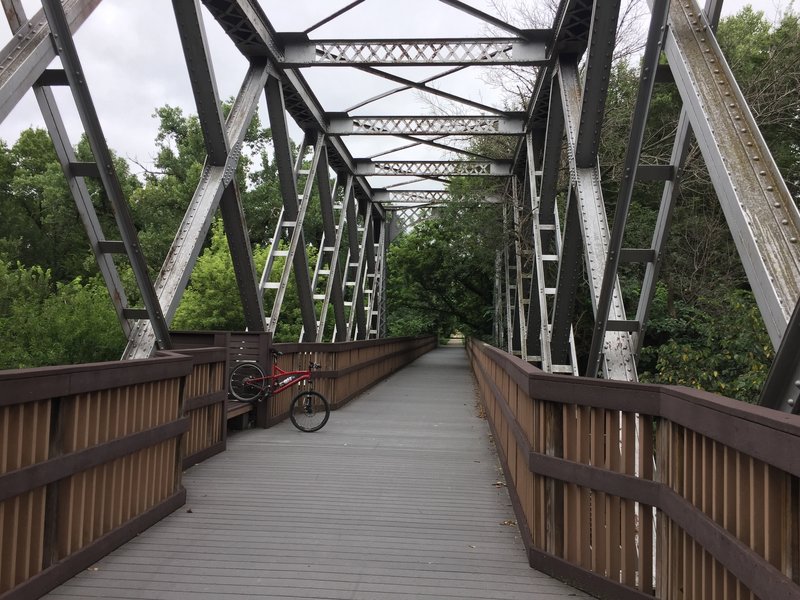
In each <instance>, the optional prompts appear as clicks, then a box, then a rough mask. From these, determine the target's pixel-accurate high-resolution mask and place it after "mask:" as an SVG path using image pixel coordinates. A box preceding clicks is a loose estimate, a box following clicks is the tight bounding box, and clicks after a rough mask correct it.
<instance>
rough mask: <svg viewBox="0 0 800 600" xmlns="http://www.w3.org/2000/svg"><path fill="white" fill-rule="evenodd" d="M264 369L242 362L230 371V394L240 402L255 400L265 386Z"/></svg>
mask: <svg viewBox="0 0 800 600" xmlns="http://www.w3.org/2000/svg"><path fill="white" fill-rule="evenodd" d="M264 377H265V375H264V371H262V370H261V367H259V366H258V365H257V364H254V363H242V364H240V365H239V366H237V367H236V368H235V369H234V370H233V371H231V377H230V388H231V394H233V397H234V398H236V399H237V400H241V401H242V402H252V401H253V400H256V399H257V398H258V397H259V396H261V394H263V393H264V390H265V388H266V386H267V383H266V379H264Z"/></svg>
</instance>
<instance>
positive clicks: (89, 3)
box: [0, 0, 101, 121]
mask: <svg viewBox="0 0 800 600" xmlns="http://www.w3.org/2000/svg"><path fill="white" fill-rule="evenodd" d="M100 1H101V0H66V1H65V2H64V4H63V10H64V13H65V14H66V21H67V29H68V31H69V32H75V31H77V30H78V28H79V27H80V26H81V25H82V24H83V23H84V21H86V19H87V18H88V17H89V15H90V14H92V11H94V9H95V8H97V5H98V4H100ZM19 25H20V26H19V27H18V28H17V32H16V34H15V35H14V38H13V39H12V40H11V41H9V42H8V44H6V45H5V47H4V48H3V49H2V50H0V65H2V66H3V68H2V69H0V121H2V120H4V119H5V118H6V117H7V116H8V114H9V113H10V112H11V110H12V109H13V108H14V107H15V106H16V105H17V102H19V101H20V100H21V99H22V97H23V96H24V95H25V94H26V93H27V92H28V90H29V89H31V87H32V86H33V85H34V84H35V83H36V81H37V80H38V79H39V78H40V77H41V76H42V73H44V72H45V69H47V66H48V65H49V64H50V63H52V62H53V60H54V59H55V58H56V51H55V48H54V47H53V43H52V41H51V38H50V25H49V24H48V22H47V19H46V18H45V15H44V11H42V10H40V11H39V12H37V13H36V14H35V15H34V16H33V17H32V18H31V19H30V20H29V21H28V22H27V23H20V24H19Z"/></svg>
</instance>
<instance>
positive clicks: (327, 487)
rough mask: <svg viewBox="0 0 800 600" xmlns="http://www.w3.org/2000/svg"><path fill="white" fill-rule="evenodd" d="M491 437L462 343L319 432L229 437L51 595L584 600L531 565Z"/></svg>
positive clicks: (287, 430)
mask: <svg viewBox="0 0 800 600" xmlns="http://www.w3.org/2000/svg"><path fill="white" fill-rule="evenodd" d="M487 433H488V429H487V427H486V422H485V421H483V420H481V419H480V418H478V417H477V416H476V415H475V399H474V392H473V387H472V380H471V376H470V374H469V370H468V366H467V365H466V361H465V359H464V355H463V350H460V349H458V348H448V349H442V350H437V351H435V352H433V353H431V354H428V355H426V356H425V357H424V358H422V359H420V360H418V361H417V362H415V363H414V364H413V365H411V366H410V367H408V368H407V369H405V370H403V371H401V372H399V373H397V374H395V375H394V376H392V377H391V378H390V379H389V380H388V381H387V382H385V383H383V384H380V385H379V386H377V387H375V388H372V389H371V390H370V392H368V393H367V394H365V395H364V396H363V397H361V398H360V399H358V400H357V401H355V402H352V403H350V404H348V405H347V406H346V407H344V408H343V409H341V410H339V411H337V412H335V413H334V414H333V415H332V416H331V420H330V422H329V423H328V424H327V425H326V426H325V428H324V429H322V430H321V431H320V432H318V433H316V434H313V435H308V434H303V433H301V432H299V431H297V430H295V429H294V428H293V427H292V426H291V424H289V423H287V422H284V423H281V424H280V425H278V426H276V427H273V428H271V429H269V430H261V429H250V430H246V431H242V432H238V433H236V434H234V435H232V436H231V437H229V439H228V444H229V450H228V451H227V452H225V453H223V454H220V455H217V456H215V457H213V458H211V459H209V460H207V461H205V462H203V463H201V464H199V465H197V466H195V467H193V468H192V469H190V470H189V471H187V472H186V474H185V475H184V482H185V484H186V486H187V488H188V493H189V502H188V504H187V506H186V510H180V511H178V512H176V513H174V514H173V515H171V516H170V517H168V518H167V519H165V520H163V521H161V522H160V523H159V524H157V525H156V526H154V527H152V528H151V529H149V530H148V531H147V532H145V533H143V534H141V535H139V536H138V537H137V538H135V540H132V541H131V542H130V543H129V544H127V545H126V546H125V547H123V548H120V549H118V550H117V551H116V552H114V553H112V554H111V555H109V556H107V557H106V558H104V559H103V560H101V561H100V562H99V563H98V564H97V565H96V567H97V570H96V571H95V570H92V571H84V572H82V573H81V574H79V575H78V576H76V577H75V578H73V579H72V580H71V581H70V582H68V583H67V584H65V585H63V586H61V588H59V589H57V590H54V592H53V593H51V594H50V595H49V596H48V597H49V598H51V599H54V598H64V597H67V596H68V595H71V596H73V597H74V596H83V597H87V598H91V597H116V598H174V599H178V598H184V599H187V598H225V597H231V598H234V597H241V596H242V595H249V596H251V597H269V598H281V597H289V596H291V597H294V598H298V597H302V598H309V599H313V598H364V599H367V598H368V599H370V600H374V599H376V598H382V599H395V598H397V599H400V598H409V597H416V598H421V599H434V598H436V599H441V598H446V597H451V598H455V597H457V598H465V599H466V598H486V599H491V600H500V599H506V598H507V599H509V600H514V599H519V600H521V599H525V600H538V599H541V600H545V599H547V600H557V599H558V598H588V596H586V595H584V594H582V593H581V592H578V591H576V590H574V589H573V588H570V587H568V586H566V585H564V584H562V583H560V582H557V581H555V580H553V579H551V578H549V577H546V576H544V575H542V574H540V573H537V572H536V571H534V570H532V569H530V568H529V567H528V563H527V557H526V554H525V550H524V547H523V544H522V541H521V539H520V537H519V531H518V530H517V528H516V527H514V526H513V525H512V524H506V523H507V522H512V523H513V521H514V520H515V518H516V517H515V515H514V513H513V512H512V510H511V507H510V506H509V504H510V501H509V496H508V493H507V490H506V488H503V487H496V485H495V483H496V481H497V476H498V472H497V466H496V465H497V462H496V460H497V459H496V455H495V454H494V453H493V451H492V450H491V447H490V446H489V444H487ZM246 473H250V474H252V473H258V474H259V476H258V477H252V476H249V477H248V476H245V477H243V476H242V475H243V474H246ZM189 510H191V512H188V511H189Z"/></svg>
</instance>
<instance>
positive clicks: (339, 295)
mask: <svg viewBox="0 0 800 600" xmlns="http://www.w3.org/2000/svg"><path fill="white" fill-rule="evenodd" d="M352 202H353V176H352V175H347V176H346V182H345V185H344V190H343V193H342V205H341V207H340V208H339V221H338V222H337V223H336V234H335V237H334V242H333V248H331V250H330V252H331V256H332V258H331V261H330V266H329V267H328V269H329V271H330V273H332V274H333V275H334V276H331V275H330V274H329V275H328V279H327V283H326V286H325V298H324V300H323V303H322V310H321V311H320V317H319V328H318V329H317V341H318V342H321V341H322V340H323V336H324V335H325V323H326V321H327V318H328V306H329V304H330V302H333V304H334V318H335V320H336V325H335V327H334V334H333V341H334V342H344V341H346V340H347V314H346V306H345V302H344V288H345V278H344V277H343V276H342V272H343V271H344V272H345V273H346V272H347V265H346V264H345V266H344V269H343V268H342V265H341V264H340V263H341V260H340V257H341V253H342V241H343V240H344V233H345V228H346V226H347V206H348V205H349V204H351V203H352ZM326 237H327V234H326ZM337 305H338V306H341V322H340V319H339V317H338V316H336V314H337V312H338V309H337V308H336V307H337Z"/></svg>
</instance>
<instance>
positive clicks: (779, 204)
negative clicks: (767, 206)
mask: <svg viewBox="0 0 800 600" xmlns="http://www.w3.org/2000/svg"><path fill="white" fill-rule="evenodd" d="M772 206H774V207H775V208H780V207H781V203H780V202H775V203H774V204H773V205H772Z"/></svg>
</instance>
